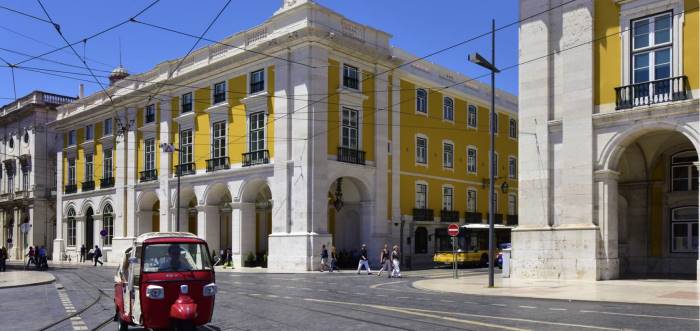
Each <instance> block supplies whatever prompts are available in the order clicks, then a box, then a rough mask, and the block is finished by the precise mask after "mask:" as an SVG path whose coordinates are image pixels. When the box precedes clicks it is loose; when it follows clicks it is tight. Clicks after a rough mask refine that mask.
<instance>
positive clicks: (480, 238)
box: [433, 224, 512, 266]
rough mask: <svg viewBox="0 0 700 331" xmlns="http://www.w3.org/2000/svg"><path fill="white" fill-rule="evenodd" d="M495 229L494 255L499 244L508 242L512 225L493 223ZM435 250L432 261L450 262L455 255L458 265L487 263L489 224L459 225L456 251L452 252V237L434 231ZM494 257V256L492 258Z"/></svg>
mask: <svg viewBox="0 0 700 331" xmlns="http://www.w3.org/2000/svg"><path fill="white" fill-rule="evenodd" d="M494 229H495V231H496V234H495V237H496V254H495V255H496V256H497V255H498V252H499V251H500V249H499V247H501V244H509V243H510V230H511V229H512V227H510V226H506V225H502V224H495V225H494ZM435 239H436V245H437V247H436V251H435V255H433V262H435V263H438V264H452V263H453V262H454V259H455V256H456V260H457V263H458V264H460V265H466V264H471V265H479V266H487V265H488V260H489V258H488V256H489V225H488V224H465V225H462V226H460V227H459V235H458V236H457V253H456V254H453V252H452V237H450V236H449V235H448V234H447V229H445V230H444V231H439V230H438V231H436V232H435ZM495 258H496V257H495V256H494V259H495Z"/></svg>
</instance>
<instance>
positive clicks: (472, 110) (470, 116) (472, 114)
mask: <svg viewBox="0 0 700 331" xmlns="http://www.w3.org/2000/svg"><path fill="white" fill-rule="evenodd" d="M477 118H478V117H477V112H476V106H475V105H469V107H467V126H468V127H470V128H476V126H477Z"/></svg>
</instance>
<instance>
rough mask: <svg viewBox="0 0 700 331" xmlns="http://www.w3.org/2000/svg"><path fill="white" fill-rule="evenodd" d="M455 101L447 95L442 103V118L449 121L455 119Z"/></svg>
mask: <svg viewBox="0 0 700 331" xmlns="http://www.w3.org/2000/svg"><path fill="white" fill-rule="evenodd" d="M454 106H455V104H454V101H452V98H449V97H445V98H444V99H443V103H442V118H443V119H445V120H448V121H454V109H455V107H454Z"/></svg>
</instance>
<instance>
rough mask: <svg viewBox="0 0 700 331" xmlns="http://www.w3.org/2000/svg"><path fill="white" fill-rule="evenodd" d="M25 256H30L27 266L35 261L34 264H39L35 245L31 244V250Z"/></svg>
mask: <svg viewBox="0 0 700 331" xmlns="http://www.w3.org/2000/svg"><path fill="white" fill-rule="evenodd" d="M25 256H26V257H28V259H27V267H28V266H29V265H30V264H32V263H33V264H34V265H37V263H36V260H35V259H34V256H35V252H34V247H32V246H29V252H27V254H26V255H25Z"/></svg>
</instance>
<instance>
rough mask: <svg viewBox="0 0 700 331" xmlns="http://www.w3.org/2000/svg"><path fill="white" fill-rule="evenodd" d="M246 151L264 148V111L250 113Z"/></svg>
mask: <svg viewBox="0 0 700 331" xmlns="http://www.w3.org/2000/svg"><path fill="white" fill-rule="evenodd" d="M248 137H249V138H248V139H249V143H248V152H257V151H262V150H264V149H265V113H263V112H258V113H254V114H250V117H249V135H248Z"/></svg>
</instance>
